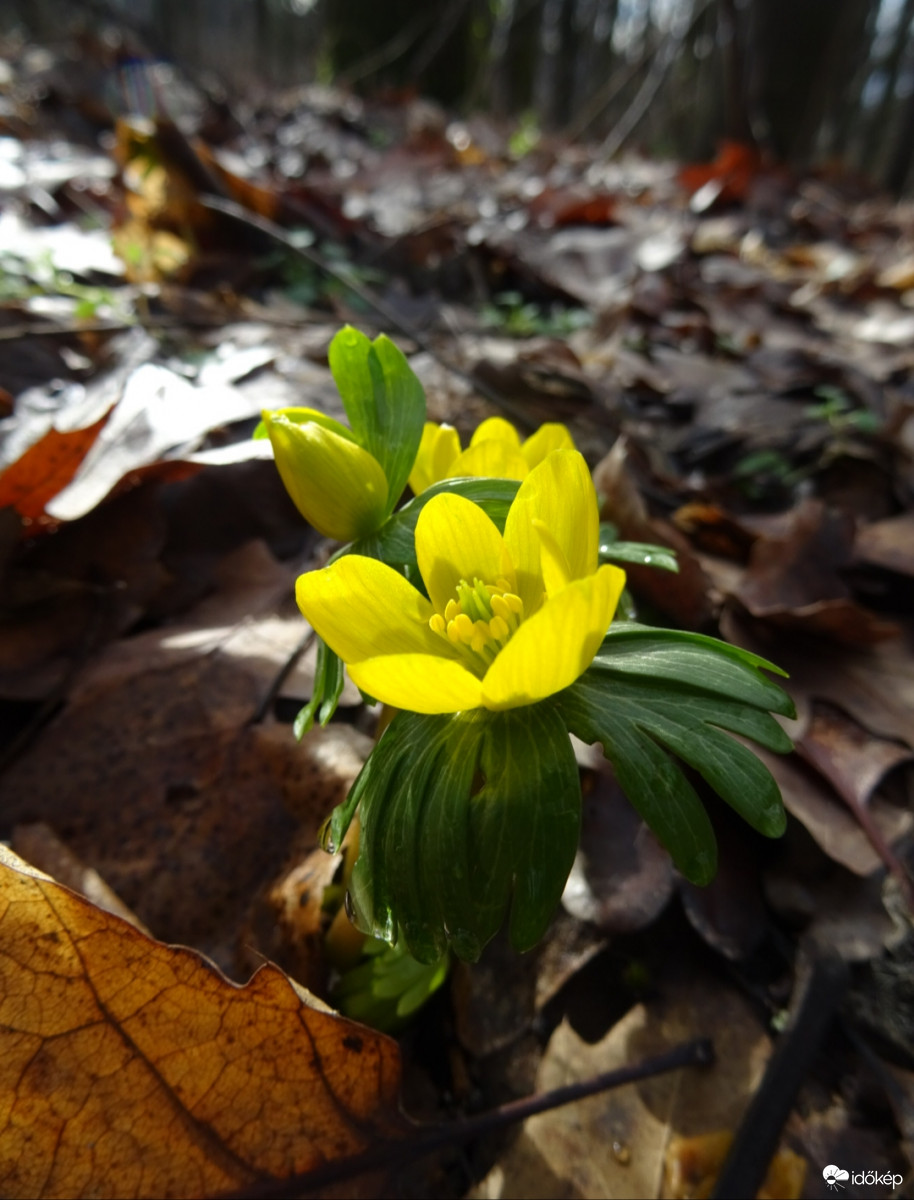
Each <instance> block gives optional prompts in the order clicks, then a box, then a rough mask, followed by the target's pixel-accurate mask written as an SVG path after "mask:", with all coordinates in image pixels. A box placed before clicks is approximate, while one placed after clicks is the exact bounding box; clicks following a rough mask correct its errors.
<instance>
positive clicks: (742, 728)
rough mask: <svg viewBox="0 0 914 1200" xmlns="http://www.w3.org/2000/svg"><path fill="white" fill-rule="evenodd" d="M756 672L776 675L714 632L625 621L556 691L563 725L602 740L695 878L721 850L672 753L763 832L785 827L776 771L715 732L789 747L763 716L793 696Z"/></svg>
mask: <svg viewBox="0 0 914 1200" xmlns="http://www.w3.org/2000/svg"><path fill="white" fill-rule="evenodd" d="M760 668H764V669H766V670H771V671H777V672H778V673H779V674H783V672H782V671H780V670H779V668H777V667H775V666H774V665H773V664H771V663H768V662H766V661H765V660H764V659H761V658H759V657H758V656H757V655H754V654H750V653H748V652H747V651H744V650H740V649H738V648H737V647H736V646H730V645H728V644H727V643H725V642H719V641H717V640H716V639H714V638H709V637H704V636H702V635H699V634H689V633H679V632H675V631H673V630H663V629H648V628H646V627H643V626H638V625H632V624H624V623H620V624H619V625H618V626H614V627H613V628H612V630H611V631H610V633H609V635H608V636H607V638H606V639H605V641H604V643H603V646H602V647H601V649H600V651H599V652H598V654H597V656H596V657H595V659H594V662H593V664H592V665H591V667H590V668H589V669H588V670H587V671H586V672H585V673H584V675H583V676H582V677H581V678H580V679H579V680H578V681H577V682H576V683H574V684H573V685H572V686H571V687H570V688H568V689H567V690H566V691H565V692H563V693H562V694H561V695H560V696H559V697H558V703H559V705H560V706H561V710H562V713H563V715H564V717H565V719H566V721H567V723H568V727H569V728H570V729H571V730H572V731H573V732H574V733H576V734H577V735H578V737H580V738H583V739H584V740H585V741H588V742H600V743H601V744H602V746H603V749H604V752H605V754H606V757H607V758H608V759H609V760H610V761H611V762H612V764H613V766H614V767H615V769H616V773H617V775H618V776H619V782H620V783H621V784H622V787H623V788H624V789H625V791H626V794H627V795H628V797H629V799H630V800H631V802H632V804H633V805H634V806H635V808H636V809H637V810H638V811H639V812H640V814H641V816H642V817H643V818H644V820H645V822H646V823H647V824H648V825H649V826H650V828H651V829H652V830H653V831H654V833H655V834H656V835H657V837H658V838H659V839H660V840H661V841H662V842H663V844H664V845H665V846H666V848H667V849H668V850H669V852H670V853H671V855H672V856H673V859H674V861H675V863H676V865H677V867H678V868H679V869H680V870H681V871H682V873H683V874H684V875H685V876H686V877H687V878H688V879H690V880H692V882H694V883H708V882H709V881H710V880H711V878H712V877H713V875H714V872H715V869H716V861H717V847H716V843H715V839H714V832H713V830H712V828H711V823H710V821H709V819H708V816H707V814H706V812H705V810H704V807H703V805H702V804H701V801H700V800H699V798H698V796H697V794H696V792H695V790H694V788H693V787H692V786H691V784H690V783H689V782H688V780H687V779H686V778H685V776H684V775H683V774H682V772H681V770H680V769H679V767H678V766H677V765H676V763H675V762H674V761H673V759H672V758H671V757H670V752H671V753H672V754H675V755H676V756H677V757H678V758H680V759H681V760H682V761H683V762H686V763H688V764H689V765H690V766H691V767H693V768H694V769H695V770H696V771H698V773H699V774H700V775H701V776H702V777H703V778H704V779H705V781H706V782H707V783H708V784H709V785H710V786H711V787H712V788H713V789H714V790H715V791H716V792H717V793H718V794H719V795H720V796H721V797H722V798H723V799H724V800H725V801H726V802H727V803H728V804H729V805H730V806H731V807H732V808H733V809H734V810H735V811H736V812H738V813H739V814H740V816H742V817H743V818H744V819H745V820H746V821H748V822H749V824H750V825H752V826H753V828H755V829H757V830H758V831H759V832H760V833H763V834H765V835H766V836H768V837H778V836H780V834H781V833H783V831H784V827H785V821H786V818H785V815H784V808H783V805H782V803H781V797H780V793H779V791H778V788H777V784H776V783H775V781H774V779H773V778H772V776H771V774H770V773H769V772H768V770H767V768H766V767H764V766H763V765H762V763H761V762H760V761H759V759H758V758H756V756H755V755H754V754H752V752H751V751H749V750H747V749H746V747H745V746H743V745H741V744H740V743H739V742H737V741H735V740H734V739H733V738H731V737H728V736H727V734H726V733H724V732H722V730H727V731H729V732H731V733H735V734H739V735H741V736H742V737H746V738H751V739H752V740H753V741H756V742H758V743H759V744H760V745H763V746H766V747H767V748H768V749H770V750H775V751H778V752H781V753H784V752H787V751H789V750H790V749H791V743H790V739H789V738H788V737H787V735H786V734H785V733H784V731H783V729H782V728H781V726H780V725H779V724H778V723H777V721H775V720H774V718H773V717H772V716H771V715H770V713H771V712H772V711H774V712H778V713H781V714H783V715H785V716H792V715H793V713H794V707H793V702H792V701H791V699H790V697H789V696H788V695H787V694H786V692H784V691H783V689H782V688H780V687H778V685H777V684H775V683H773V682H772V681H771V680H769V679H767V678H766V677H765V676H764V675H762V674H761V670H760Z"/></svg>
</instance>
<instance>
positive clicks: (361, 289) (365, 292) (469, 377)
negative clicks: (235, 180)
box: [199, 196, 535, 432]
mask: <svg viewBox="0 0 914 1200" xmlns="http://www.w3.org/2000/svg"><path fill="white" fill-rule="evenodd" d="M199 202H200V204H202V205H203V207H204V208H209V209H212V210H213V212H219V213H222V214H223V215H224V216H226V217H230V218H231V219H232V220H233V221H238V222H239V223H240V224H242V225H246V226H247V227H248V228H249V229H256V230H258V231H259V232H260V233H263V234H265V235H266V236H267V237H268V238H271V239H272V240H273V241H274V242H278V243H279V245H281V246H284V247H285V249H286V250H288V252H289V253H290V254H293V255H296V256H297V257H298V258H301V259H303V260H304V261H305V262H307V263H310V264H311V266H313V267H317V268H318V270H320V271H323V272H324V273H325V274H326V275H329V276H330V278H331V279H335V280H337V282H338V283H341V284H343V286H344V287H346V288H348V289H349V291H350V292H352V294H353V295H354V296H358V298H359V299H360V300H361V301H362V303H363V304H366V305H368V307H369V308H372V309H374V311H375V312H376V313H377V314H378V315H379V316H380V317H383V319H384V320H385V321H386V322H387V323H388V325H390V326H391V327H392V328H394V329H396V330H398V331H399V332H400V333H401V334H403V335H404V336H405V337H408V338H410V339H411V340H412V341H414V342H415V343H416V345H417V346H418V347H419V349H420V350H423V351H425V353H426V354H428V355H430V356H431V357H432V358H433V359H434V360H435V361H436V362H437V363H439V364H440V365H441V366H442V367H444V369H445V370H446V371H450V373H451V374H452V375H455V376H457V378H459V379H462V380H463V381H464V382H465V383H468V384H469V385H470V387H472V388H473V389H474V391H476V392H478V393H479V395H481V396H484V397H485V398H486V400H489V401H490V402H491V403H492V404H494V405H496V406H497V407H498V408H500V409H501V410H502V411H503V412H506V413H507V414H508V416H510V417H511V418H512V420H514V421H516V422H517V424H518V425H520V426H521V427H522V428H523V429H525V430H527V431H528V432H531V431H532V430H533V429H534V428H535V422H534V421H532V420H531V419H530V416H529V414H528V413H527V412H525V410H524V409H523V407H522V406H521V405H519V404H515V403H514V401H513V400H509V399H508V398H507V396H503V395H502V394H501V393H500V392H499V391H497V390H496V389H495V388H493V387H490V386H489V385H488V384H487V383H486V382H485V381H484V380H482V379H478V378H477V377H476V376H475V375H474V374H473V373H472V372H471V371H467V370H465V369H464V368H463V367H460V366H458V365H457V364H456V363H454V362H451V361H450V360H449V359H447V358H445V357H444V356H443V355H442V354H440V353H439V351H437V350H436V349H435V347H434V346H433V345H432V344H431V342H429V341H428V339H427V338H426V337H425V336H424V335H423V334H421V333H420V332H419V331H418V330H417V329H415V328H414V327H413V326H412V325H410V324H409V323H408V322H406V321H404V320H403V318H402V317H400V316H399V315H398V314H397V313H396V312H394V310H393V309H392V308H390V307H389V306H388V304H387V303H386V301H385V300H384V299H383V298H382V297H381V296H379V295H377V293H376V292H374V291H373V290H372V289H371V288H368V287H366V286H365V285H364V284H362V283H359V282H358V281H357V280H354V279H352V278H351V277H350V276H349V275H347V274H346V273H345V272H344V271H340V270H339V269H338V268H337V267H335V266H334V265H333V264H332V263H329V262H327V260H326V259H325V258H323V256H322V255H320V254H319V253H318V252H317V251H316V250H312V249H311V248H310V247H309V246H298V245H296V243H295V242H294V241H293V240H292V239H291V238H290V237H289V236H288V234H287V233H286V232H285V230H284V229H282V228H281V227H280V226H279V225H276V224H274V222H273V221H268V220H267V219H266V218H265V217H261V216H258V215H257V214H256V213H253V212H251V211H250V210H248V209H246V208H244V207H243V206H242V205H240V204H236V203H235V201H234V200H224V199H223V198H222V197H221V196H201V197H200V198H199Z"/></svg>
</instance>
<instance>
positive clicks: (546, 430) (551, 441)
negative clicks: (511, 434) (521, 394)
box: [520, 421, 574, 469]
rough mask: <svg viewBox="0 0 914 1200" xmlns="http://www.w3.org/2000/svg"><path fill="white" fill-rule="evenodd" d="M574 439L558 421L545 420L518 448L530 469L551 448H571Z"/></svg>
mask: <svg viewBox="0 0 914 1200" xmlns="http://www.w3.org/2000/svg"><path fill="white" fill-rule="evenodd" d="M573 449H574V441H573V439H572V437H571V434H570V433H569V432H568V430H567V429H566V428H565V426H564V425H560V424H559V423H558V421H547V423H546V424H545V425H540V427H539V429H537V431H536V433H533V434H531V435H530V437H528V438H527V440H526V441H525V442H524V444H523V445H522V446H521V448H520V452H521V454H523V456H524V458H525V459H526V460H527V466H528V467H530V468H531V469H532V468H533V467H537V466H539V464H540V463H541V462H542V461H543V459H544V458H545V457H546V455H547V454H551V453H552V451H553V450H573Z"/></svg>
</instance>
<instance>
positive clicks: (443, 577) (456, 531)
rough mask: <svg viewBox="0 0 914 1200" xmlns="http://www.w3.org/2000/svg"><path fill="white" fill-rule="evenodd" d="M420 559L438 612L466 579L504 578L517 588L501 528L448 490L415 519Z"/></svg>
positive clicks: (421, 567) (430, 501)
mask: <svg viewBox="0 0 914 1200" xmlns="http://www.w3.org/2000/svg"><path fill="white" fill-rule="evenodd" d="M416 560H417V562H418V563H419V570H420V572H421V573H422V578H423V579H424V580H425V586H426V588H427V589H428V594H429V596H430V597H431V601H432V604H433V605H434V608H435V611H436V612H439V613H443V612H444V609H445V606H446V605H447V602H448V600H452V599H453V598H454V597H455V595H456V593H457V584H458V583H459V582H460V581H461V579H465V580H466V581H467V582H468V583H470V584H472V582H473V580H474V579H481V580H482V581H483V583H494V582H495V580H496V579H498V578H500V577H504V578H505V579H507V580H508V582H509V583H510V584H511V587H512V588H513V587H514V568H513V565H512V563H511V559H510V557H509V556H508V553H507V551H506V550H505V543H504V540H503V538H502V536H501V534H500V533H499V532H498V527H497V526H496V525H495V522H494V521H492V520H491V518H489V517H487V516H486V514H485V513H484V512H483V510H482V509H481V508H480V507H479V505H478V504H474V503H473V502H472V501H471V500H467V499H466V498H465V497H464V496H455V495H451V494H448V493H446V494H443V495H441V496H433V497H432V498H431V500H429V502H428V504H426V506H425V507H424V508H423V510H422V512H421V513H420V514H419V520H418V521H417V522H416ZM433 636H434V635H433Z"/></svg>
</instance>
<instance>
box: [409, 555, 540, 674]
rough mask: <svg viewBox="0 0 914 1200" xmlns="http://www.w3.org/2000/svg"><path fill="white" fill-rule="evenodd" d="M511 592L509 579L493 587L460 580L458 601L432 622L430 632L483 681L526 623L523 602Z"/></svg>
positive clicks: (437, 614) (481, 582)
mask: <svg viewBox="0 0 914 1200" xmlns="http://www.w3.org/2000/svg"><path fill="white" fill-rule="evenodd" d="M510 589H511V585H510V583H509V582H508V580H507V579H501V578H499V579H497V580H496V581H495V583H494V585H493V584H490V583H484V582H483V581H482V580H481V579H474V580H473V582H472V584H470V583H468V582H467V581H466V580H465V579H461V580H460V582H459V583H458V585H457V598H456V599H451V600H448V602H447V604H446V605H445V609H444V613H443V614H441V613H435V614H434V616H433V617H431V618H430V619H429V628H430V629H431V630H432V631H433V632H434V633H437V634H438V635H439V636H440V637H446V638H447V640H448V641H449V642H450V643H451V645H452V646H454V647H455V648H456V649H457V650H459V651H461V653H462V654H463V656H464V658H465V659H466V660H467V661H468V662H469V664H470V666H471V667H472V669H473V670H474V671H475V673H476V674H477V675H479V676H480V677H482V676H483V675H484V674H485V672H486V670H487V669H488V667H489V666H491V664H492V663H493V662H494V661H495V656H496V655H497V654H498V652H499V651H500V650H503V649H504V648H505V646H506V645H507V644H508V642H509V641H510V639H511V635H512V634H513V633H514V632H515V630H516V629H517V627H518V626H519V625H520V623H521V621H522V620H523V619H524V605H523V601H522V600H521V598H520V596H517V595H515V594H514V593H513V592H512V591H511V590H510Z"/></svg>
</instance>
